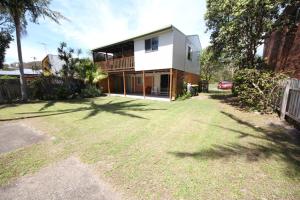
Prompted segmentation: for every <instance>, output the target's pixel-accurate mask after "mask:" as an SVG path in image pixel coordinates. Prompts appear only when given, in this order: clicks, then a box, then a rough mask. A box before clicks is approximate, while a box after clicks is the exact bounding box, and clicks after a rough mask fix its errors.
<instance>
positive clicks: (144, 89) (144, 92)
mask: <svg viewBox="0 0 300 200" xmlns="http://www.w3.org/2000/svg"><path fill="white" fill-rule="evenodd" d="M143 96H144V99H145V96H146V88H145V71H144V70H143Z"/></svg>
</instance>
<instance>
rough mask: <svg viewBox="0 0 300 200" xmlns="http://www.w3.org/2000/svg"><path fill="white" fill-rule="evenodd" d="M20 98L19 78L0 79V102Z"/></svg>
mask: <svg viewBox="0 0 300 200" xmlns="http://www.w3.org/2000/svg"><path fill="white" fill-rule="evenodd" d="M20 98H21V89H20V81H19V79H6V80H4V79H3V80H0V104H1V103H9V102H12V101H17V100H18V99H20Z"/></svg>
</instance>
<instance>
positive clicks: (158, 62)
mask: <svg viewBox="0 0 300 200" xmlns="http://www.w3.org/2000/svg"><path fill="white" fill-rule="evenodd" d="M152 37H158V51H153V52H147V53H146V51H145V40H146V39H149V38H152ZM172 56H173V34H172V30H169V31H167V32H161V33H158V34H154V35H150V36H147V37H143V38H138V39H136V40H134V61H135V70H136V71H142V70H154V69H168V68H171V67H172V61H173V60H172Z"/></svg>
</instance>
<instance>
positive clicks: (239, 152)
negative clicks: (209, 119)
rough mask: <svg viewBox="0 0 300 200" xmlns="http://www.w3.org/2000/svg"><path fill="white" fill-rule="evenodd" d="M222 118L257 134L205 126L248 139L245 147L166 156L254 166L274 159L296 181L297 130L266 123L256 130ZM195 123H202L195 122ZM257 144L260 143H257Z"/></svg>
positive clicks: (299, 171)
mask: <svg viewBox="0 0 300 200" xmlns="http://www.w3.org/2000/svg"><path fill="white" fill-rule="evenodd" d="M222 114H223V115H226V116H227V117H229V118H231V119H233V120H235V121H236V122H238V123H239V124H241V125H243V126H246V127H247V128H250V129H252V130H253V131H255V132H256V133H257V134H250V133H247V132H245V131H241V130H236V129H233V128H231V127H225V126H222V125H218V124H209V125H211V126H215V127H218V128H221V129H225V130H229V131H231V132H235V133H238V134H240V136H239V138H240V139H242V138H245V137H252V138H255V139H256V140H249V141H248V142H247V143H229V144H224V145H214V146H212V147H211V148H210V149H206V150H201V151H197V152H186V151H173V152H168V153H169V154H171V155H174V156H176V157H178V158H187V157H191V158H195V159H197V160H214V159H230V158H232V157H244V158H245V159H246V160H247V161H248V162H256V161H259V160H262V159H269V158H270V157H271V156H276V159H278V158H279V159H280V160H282V161H283V162H284V163H286V165H287V167H286V175H287V176H289V177H291V178H299V177H300V133H299V131H298V130H297V129H292V128H288V127H286V126H283V125H279V124H274V123H270V124H269V125H268V126H267V127H265V128H261V127H257V126H255V125H253V124H251V123H249V122H247V121H244V120H241V119H240V118H238V117H236V116H235V115H232V114H231V113H227V112H222ZM199 123H205V122H202V121H199ZM260 140H261V141H260Z"/></svg>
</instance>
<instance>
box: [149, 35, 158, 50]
mask: <svg viewBox="0 0 300 200" xmlns="http://www.w3.org/2000/svg"><path fill="white" fill-rule="evenodd" d="M151 40H152V51H156V50H158V38H157V37H155V38H152V39H151Z"/></svg>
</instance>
